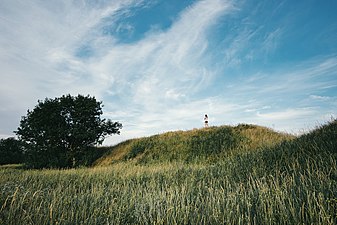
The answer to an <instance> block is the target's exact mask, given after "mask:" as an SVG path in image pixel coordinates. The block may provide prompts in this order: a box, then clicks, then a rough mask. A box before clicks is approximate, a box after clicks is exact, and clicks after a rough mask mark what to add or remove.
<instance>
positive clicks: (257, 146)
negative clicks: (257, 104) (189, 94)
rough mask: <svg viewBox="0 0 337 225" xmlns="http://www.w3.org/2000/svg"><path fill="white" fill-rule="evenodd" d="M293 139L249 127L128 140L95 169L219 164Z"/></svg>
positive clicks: (256, 127)
mask: <svg viewBox="0 0 337 225" xmlns="http://www.w3.org/2000/svg"><path fill="white" fill-rule="evenodd" d="M293 139H295V136H293V135H290V134H286V133H279V132H276V131H274V130H272V129H269V128H266V127H262V126H257V125H249V124H239V125H237V126H219V127H209V128H201V129H193V130H189V131H174V132H167V133H163V134H158V135H153V136H150V137H144V138H138V139H131V140H127V141H125V142H122V143H120V144H118V145H116V146H112V147H110V148H109V149H108V151H107V153H106V154H105V155H104V156H103V157H102V158H100V159H98V160H97V161H96V162H95V163H94V166H107V165H110V164H113V163H115V162H120V161H126V160H132V161H134V162H137V163H141V164H146V163H156V162H173V161H179V162H186V163H189V162H196V161H200V160H202V161H203V162H204V161H218V160H220V159H224V158H226V157H228V156H233V155H235V154H237V153H244V152H252V151H258V150H261V149H264V148H271V147H273V146H275V145H278V144H280V143H282V142H285V141H290V140H293Z"/></svg>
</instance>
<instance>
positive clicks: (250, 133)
mask: <svg viewBox="0 0 337 225" xmlns="http://www.w3.org/2000/svg"><path fill="white" fill-rule="evenodd" d="M200 134H202V135H200ZM336 136H337V121H333V122H331V123H329V124H327V125H325V126H322V127H320V128H317V129H316V130H314V131H312V132H311V133H309V134H306V135H303V136H301V137H298V138H296V137H293V136H291V135H286V134H279V133H276V132H273V131H270V130H268V129H266V128H261V127H255V126H251V125H240V126H237V127H233V128H230V127H218V128H211V129H201V130H194V131H189V132H171V133H166V134H163V135H157V136H153V137H148V138H144V139H137V140H131V141H128V142H125V143H122V144H120V145H119V146H116V147H114V148H112V149H111V152H110V153H109V154H107V155H106V156H105V157H103V158H101V159H99V160H98V161H96V164H95V165H96V166H95V167H92V168H80V169H71V170H24V169H21V168H20V167H18V166H3V167H1V169H0V191H1V193H0V224H6V225H10V224H337V162H336V161H337V139H336ZM211 137H212V138H211ZM210 142H212V143H210ZM174 143H175V144H174ZM205 143H209V145H208V144H205ZM170 146H171V147H172V148H170ZM209 146H212V147H209ZM219 148H220V149H219Z"/></svg>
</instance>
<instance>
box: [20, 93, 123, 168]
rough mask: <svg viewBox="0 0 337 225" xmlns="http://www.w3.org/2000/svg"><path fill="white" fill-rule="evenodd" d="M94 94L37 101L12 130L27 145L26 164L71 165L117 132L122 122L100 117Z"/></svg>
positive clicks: (99, 103)
mask: <svg viewBox="0 0 337 225" xmlns="http://www.w3.org/2000/svg"><path fill="white" fill-rule="evenodd" d="M102 107H103V106H102V102H99V101H97V100H96V99H95V97H90V96H89V95H88V96H83V95H78V96H76V97H74V96H71V95H63V96H62V97H59V98H54V99H50V98H46V99H45V100H44V101H38V104H37V105H36V106H35V108H34V109H33V110H32V111H30V110H28V111H27V115H26V116H23V117H22V119H21V121H20V126H19V127H18V129H17V131H16V132H15V133H16V134H17V135H18V137H19V139H20V140H21V141H23V142H24V143H25V144H26V156H25V158H26V159H27V161H26V164H27V165H28V166H30V167H34V168H42V167H74V166H77V165H78V162H79V161H80V160H81V158H82V157H83V154H84V153H85V151H86V150H88V149H89V148H90V147H92V146H95V145H97V144H102V142H103V141H104V139H105V137H106V136H107V135H111V134H119V133H120V129H121V128H122V124H121V123H119V122H112V121H111V120H110V119H108V120H106V119H101V115H102V114H103V111H102Z"/></svg>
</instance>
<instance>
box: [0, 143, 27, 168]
mask: <svg viewBox="0 0 337 225" xmlns="http://www.w3.org/2000/svg"><path fill="white" fill-rule="evenodd" d="M22 160H23V146H22V143H21V142H20V141H18V140H16V139H15V138H13V137H10V138H7V139H0V165H4V164H12V163H22Z"/></svg>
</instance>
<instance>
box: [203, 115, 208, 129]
mask: <svg viewBox="0 0 337 225" xmlns="http://www.w3.org/2000/svg"><path fill="white" fill-rule="evenodd" d="M204 122H205V127H208V116H207V114H205V117H204Z"/></svg>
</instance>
